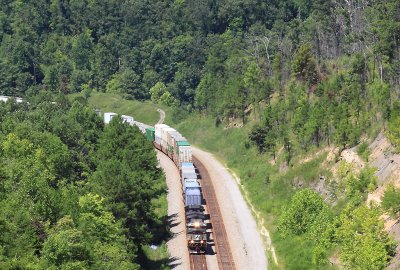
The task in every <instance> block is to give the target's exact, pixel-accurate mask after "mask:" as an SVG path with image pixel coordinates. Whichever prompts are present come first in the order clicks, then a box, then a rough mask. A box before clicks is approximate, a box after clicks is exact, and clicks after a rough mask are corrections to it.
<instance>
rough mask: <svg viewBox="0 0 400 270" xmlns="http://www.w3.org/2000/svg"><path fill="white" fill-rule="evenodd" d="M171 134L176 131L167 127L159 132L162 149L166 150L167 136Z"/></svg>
mask: <svg viewBox="0 0 400 270" xmlns="http://www.w3.org/2000/svg"><path fill="white" fill-rule="evenodd" d="M171 132H176V130H175V129H174V128H171V127H169V128H163V129H162V130H161V140H162V143H161V145H162V146H163V147H165V148H168V136H169V134H170V133H171Z"/></svg>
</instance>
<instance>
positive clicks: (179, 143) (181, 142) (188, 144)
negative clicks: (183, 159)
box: [176, 141, 190, 146]
mask: <svg viewBox="0 0 400 270" xmlns="http://www.w3.org/2000/svg"><path fill="white" fill-rule="evenodd" d="M176 144H177V145H178V146H190V143H188V142H186V141H180V142H177V143H176Z"/></svg>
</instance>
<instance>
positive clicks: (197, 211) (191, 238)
mask: <svg viewBox="0 0 400 270" xmlns="http://www.w3.org/2000/svg"><path fill="white" fill-rule="evenodd" d="M185 216H186V240H187V245H188V249H189V252H190V253H205V252H206V251H207V224H206V223H205V220H206V217H205V215H204V208H203V207H202V206H201V205H190V206H186V207H185Z"/></svg>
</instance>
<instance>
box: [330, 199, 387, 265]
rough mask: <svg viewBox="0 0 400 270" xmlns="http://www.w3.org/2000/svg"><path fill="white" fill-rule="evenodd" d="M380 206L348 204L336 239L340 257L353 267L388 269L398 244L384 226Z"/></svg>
mask: <svg viewBox="0 0 400 270" xmlns="http://www.w3.org/2000/svg"><path fill="white" fill-rule="evenodd" d="M379 216H380V213H379V211H378V209H377V208H376V207H371V208H368V207H367V206H365V205H361V206H359V207H357V208H355V209H351V207H350V206H348V207H347V208H346V209H345V210H344V211H343V213H342V214H341V215H340V217H339V221H338V228H337V231H336V241H337V242H338V243H339V244H340V246H339V247H340V259H341V261H342V262H343V263H344V264H345V266H346V267H348V268H349V269H360V270H361V269H377V270H378V269H384V268H385V267H386V265H387V263H388V261H389V259H390V258H391V257H392V256H393V255H394V252H395V244H394V242H393V240H392V239H391V238H390V237H389V236H388V234H387V233H386V232H385V230H384V228H383V221H382V220H381V219H380V218H379Z"/></svg>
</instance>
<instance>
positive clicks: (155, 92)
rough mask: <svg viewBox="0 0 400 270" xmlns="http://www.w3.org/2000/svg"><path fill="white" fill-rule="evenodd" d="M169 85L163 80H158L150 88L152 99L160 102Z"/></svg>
mask: <svg viewBox="0 0 400 270" xmlns="http://www.w3.org/2000/svg"><path fill="white" fill-rule="evenodd" d="M166 89H167V87H166V86H165V84H164V83H162V82H157V83H156V84H155V85H154V86H153V87H152V88H150V96H151V101H153V102H154V103H158V102H159V100H160V98H161V97H162V96H163V94H165V92H166Z"/></svg>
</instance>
